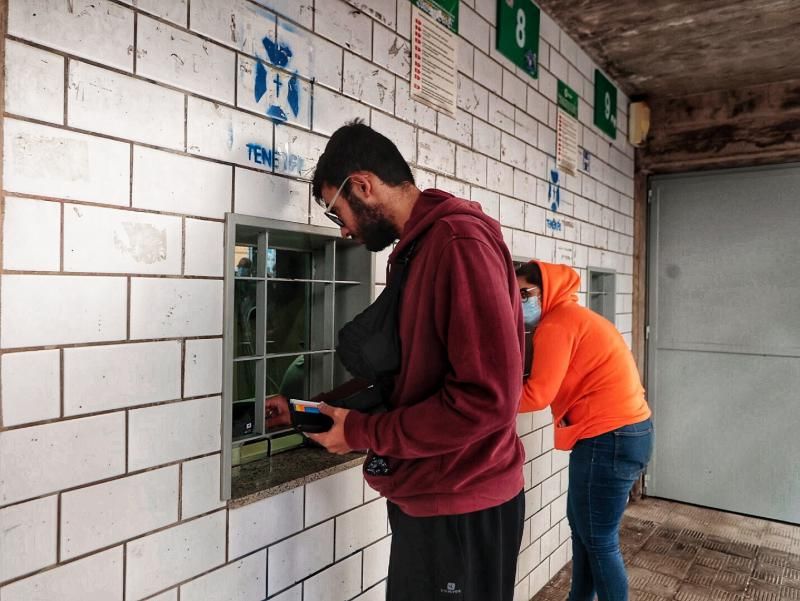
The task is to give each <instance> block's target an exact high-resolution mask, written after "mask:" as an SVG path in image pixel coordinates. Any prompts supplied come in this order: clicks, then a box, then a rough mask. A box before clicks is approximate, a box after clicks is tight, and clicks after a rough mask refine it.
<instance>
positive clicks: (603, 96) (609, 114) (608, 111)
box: [594, 69, 617, 140]
mask: <svg viewBox="0 0 800 601" xmlns="http://www.w3.org/2000/svg"><path fill="white" fill-rule="evenodd" d="M594 124H595V125H596V126H597V127H599V128H600V130H601V131H603V132H604V133H606V134H608V135H609V136H611V137H612V138H613V139H615V140H616V138H617V88H615V87H614V84H612V83H611V82H610V81H608V79H606V76H605V75H603V74H602V73H601V72H600V69H595V70H594Z"/></svg>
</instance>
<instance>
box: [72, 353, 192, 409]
mask: <svg viewBox="0 0 800 601" xmlns="http://www.w3.org/2000/svg"><path fill="white" fill-rule="evenodd" d="M122 365H125V366H127V367H128V368H129V369H127V370H121V369H120V366H122ZM180 396H181V345H180V343H179V342H177V341H169V342H145V343H141V344H115V345H111V346H89V347H83V348H68V349H64V414H65V415H80V414H82V413H93V412H95V411H108V410H110V409H120V408H123V407H132V406H135V405H144V404H147V403H158V402H161V401H168V400H172V399H176V398H179V397H180Z"/></svg>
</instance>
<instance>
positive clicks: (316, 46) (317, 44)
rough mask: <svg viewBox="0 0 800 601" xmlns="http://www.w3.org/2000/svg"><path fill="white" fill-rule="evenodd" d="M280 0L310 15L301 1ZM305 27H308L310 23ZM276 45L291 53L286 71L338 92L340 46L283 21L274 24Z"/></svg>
mask: <svg viewBox="0 0 800 601" xmlns="http://www.w3.org/2000/svg"><path fill="white" fill-rule="evenodd" d="M281 1H282V2H284V3H290V4H291V5H293V6H296V7H299V8H301V9H307V10H306V11H305V13H306V14H308V15H311V13H312V12H313V11H312V7H311V6H310V5H307V4H306V3H305V2H297V1H296V0H281ZM309 4H310V3H309ZM270 5H273V6H274V5H275V0H270ZM284 14H286V13H284ZM309 21H310V19H309ZM306 27H309V28H310V24H309V25H306ZM278 43H279V44H281V45H284V46H288V47H289V48H290V49H291V50H292V53H293V54H292V59H291V62H290V63H289V65H288V66H289V67H290V68H292V69H293V70H296V71H297V72H298V73H299V74H300V75H302V76H303V77H306V78H308V79H313V80H315V81H316V82H317V83H320V84H322V85H324V86H326V87H328V88H331V89H334V90H341V89H342V55H343V50H342V48H341V47H340V46H337V45H336V44H333V43H331V42H329V41H328V40H326V39H325V38H322V37H320V36H317V35H314V34H312V33H309V32H307V31H305V30H303V29H301V28H299V27H295V26H294V25H293V24H291V23H287V22H286V21H284V20H283V19H281V20H280V22H279V23H278Z"/></svg>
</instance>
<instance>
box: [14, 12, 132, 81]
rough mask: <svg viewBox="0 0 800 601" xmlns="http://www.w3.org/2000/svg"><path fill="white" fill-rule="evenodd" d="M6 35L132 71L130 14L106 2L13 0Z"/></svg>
mask: <svg viewBox="0 0 800 601" xmlns="http://www.w3.org/2000/svg"><path fill="white" fill-rule="evenodd" d="M8 33H9V34H10V35H15V36H18V37H21V38H25V39H26V40H30V41H32V42H36V43H38V44H42V45H45V46H49V47H51V48H53V49H56V50H62V51H64V52H67V53H69V54H75V55H77V56H81V57H83V58H88V59H90V60H93V61H95V62H99V63H102V64H104V65H108V66H110V67H116V68H117V69H122V70H124V71H131V70H132V69H133V12H132V11H131V10H129V9H127V8H125V7H122V6H119V5H118V4H115V3H113V2H110V1H109V0H74V2H59V1H58V0H12V1H11V2H10V3H9V8H8Z"/></svg>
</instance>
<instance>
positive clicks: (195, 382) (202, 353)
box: [183, 338, 222, 397]
mask: <svg viewBox="0 0 800 601" xmlns="http://www.w3.org/2000/svg"><path fill="white" fill-rule="evenodd" d="M221 390H222V339H221V338H211V339H203V340H187V341H186V359H185V370H184V380H183V394H184V396H187V397H193V396H200V395H202V394H219V393H220V391H221Z"/></svg>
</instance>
